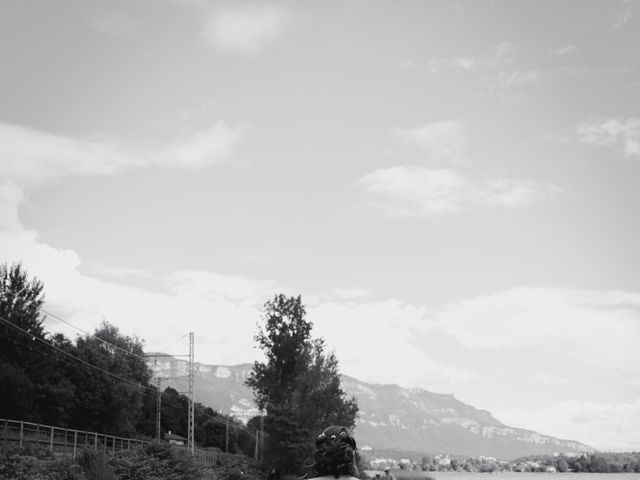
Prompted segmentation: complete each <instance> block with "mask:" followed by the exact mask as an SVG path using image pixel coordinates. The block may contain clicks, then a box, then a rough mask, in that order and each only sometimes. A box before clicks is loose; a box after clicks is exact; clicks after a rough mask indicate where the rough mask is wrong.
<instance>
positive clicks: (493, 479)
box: [393, 472, 640, 480]
mask: <svg viewBox="0 0 640 480" xmlns="http://www.w3.org/2000/svg"><path fill="white" fill-rule="evenodd" d="M393 473H394V475H396V478H398V480H401V479H400V477H401V476H402V474H401V473H400V475H398V474H397V473H399V472H393ZM423 473H424V474H425V476H429V477H431V478H433V479H435V480H480V479H481V478H486V480H640V473H525V472H523V473H518V472H501V473H470V472H423ZM419 478H420V477H418V476H415V477H413V476H412V480H414V479H415V480H418V479H419Z"/></svg>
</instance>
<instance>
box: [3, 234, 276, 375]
mask: <svg viewBox="0 0 640 480" xmlns="http://www.w3.org/2000/svg"><path fill="white" fill-rule="evenodd" d="M0 245H2V253H3V261H9V262H11V261H21V262H22V263H23V265H24V267H25V269H26V270H27V271H28V272H29V274H30V275H32V276H36V277H38V278H39V279H40V280H42V281H43V282H44V285H45V294H46V300H47V303H46V308H47V310H49V311H51V312H52V313H54V314H57V315H59V316H61V317H62V318H64V319H65V320H67V321H69V322H71V323H73V324H75V325H77V326H78V327H80V328H82V329H84V330H88V331H92V330H93V329H94V328H95V327H97V326H98V324H99V323H100V322H101V321H102V320H103V319H106V320H107V321H110V322H111V323H113V324H114V325H116V326H118V327H120V328H121V330H122V331H123V332H124V333H125V334H127V335H134V334H135V335H138V336H139V337H140V338H143V339H144V340H145V341H146V345H147V348H148V349H149V350H155V349H159V348H162V347H163V346H164V345H167V344H169V343H172V342H173V340H175V339H177V338H179V337H181V336H182V335H184V334H185V333H186V332H188V331H194V332H197V335H196V352H197V359H198V361H200V362H208V363H219V364H234V363H243V362H247V361H251V360H253V359H256V358H257V355H256V352H255V351H254V345H253V335H254V334H255V332H256V323H257V322H258V321H259V319H260V306H261V305H262V304H263V303H264V302H265V301H266V300H268V299H269V298H270V296H272V295H273V293H274V292H276V291H277V292H280V291H286V289H285V288H283V287H281V286H280V285H278V284H277V283H276V282H274V281H272V280H268V279H263V280H255V279H248V278H244V277H240V276H235V275H223V274H218V273H212V272H198V271H191V270H184V271H176V272H172V273H170V274H167V275H165V276H154V275H152V274H151V273H148V272H142V274H141V272H140V271H133V272H131V271H127V270H126V269H124V270H122V269H116V271H115V272H116V273H121V274H124V275H128V276H130V275H131V274H135V275H136V276H137V277H138V278H139V279H142V280H144V281H145V282H147V283H146V285H148V284H149V280H153V281H154V287H153V288H148V287H146V286H133V285H127V284H126V283H123V278H122V277H112V278H109V279H101V278H98V277H96V276H93V275H89V274H86V273H84V272H83V265H82V262H81V259H80V257H79V256H78V254H77V253H76V252H75V251H73V250H68V249H58V248H53V247H51V246H48V245H46V244H44V243H42V242H41V241H40V240H39V239H38V236H37V234H35V233H34V232H29V231H24V230H23V231H20V232H7V231H0ZM47 329H48V330H49V331H60V332H63V333H65V334H66V335H68V336H70V337H71V338H73V336H75V334H77V331H75V330H73V329H71V328H69V327H68V326H65V325H64V324H62V323H60V322H57V321H55V320H54V319H51V318H50V319H48V320H47ZM177 348H180V347H177ZM181 348H182V350H183V351H177V353H184V350H186V344H185V345H183V346H182V347H181ZM174 353H175V352H174Z"/></svg>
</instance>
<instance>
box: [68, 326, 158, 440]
mask: <svg viewBox="0 0 640 480" xmlns="http://www.w3.org/2000/svg"><path fill="white" fill-rule="evenodd" d="M105 342H108V343H105ZM113 345H115V347H114V346H113ZM76 356H77V357H79V358H80V359H82V360H84V361H86V362H88V363H90V364H93V365H95V366H97V367H99V368H100V369H102V370H103V371H105V372H109V373H111V374H112V375H115V376H117V377H119V378H114V376H111V375H108V374H107V373H100V372H98V371H96V370H94V369H90V368H89V367H87V366H86V365H82V364H78V365H76V368H74V369H73V372H72V376H73V382H74V384H75V385H76V388H77V392H78V393H77V407H76V412H75V414H76V415H75V422H74V423H75V425H78V427H76V428H85V429H88V430H95V431H99V432H104V433H108V434H113V435H121V436H127V435H133V434H134V433H135V431H136V426H137V425H138V424H139V421H140V419H141V416H142V406H143V401H144V390H145V388H144V387H147V386H148V384H149V379H150V378H151V372H150V371H149V369H148V367H147V365H146V363H145V360H144V351H143V349H142V343H141V342H140V341H139V340H138V339H136V338H131V337H127V336H125V335H122V334H121V333H120V332H119V330H118V328H117V327H115V326H113V325H110V324H108V323H106V322H105V323H103V324H102V326H101V327H100V328H99V329H97V330H96V332H95V333H94V334H93V335H86V336H84V337H81V338H79V339H78V340H77V342H76Z"/></svg>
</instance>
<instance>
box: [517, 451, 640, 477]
mask: <svg viewBox="0 0 640 480" xmlns="http://www.w3.org/2000/svg"><path fill="white" fill-rule="evenodd" d="M511 463H512V465H513V469H514V470H517V471H524V472H544V471H547V470H548V469H549V468H550V467H551V468H552V469H555V470H556V471H557V472H589V473H634V472H635V473H640V452H638V453H636V452H633V453H620V452H609V453H605V452H598V453H590V454H583V455H571V456H567V455H559V456H553V455H533V456H528V457H522V458H519V459H517V460H515V461H514V462H511Z"/></svg>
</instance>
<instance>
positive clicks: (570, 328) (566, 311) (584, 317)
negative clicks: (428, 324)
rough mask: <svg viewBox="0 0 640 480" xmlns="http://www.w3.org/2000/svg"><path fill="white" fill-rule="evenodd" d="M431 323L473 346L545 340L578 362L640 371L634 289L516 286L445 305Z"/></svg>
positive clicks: (639, 318) (639, 302)
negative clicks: (590, 289)
mask: <svg viewBox="0 0 640 480" xmlns="http://www.w3.org/2000/svg"><path fill="white" fill-rule="evenodd" d="M436 322H437V324H438V325H440V328H441V330H442V331H443V332H445V333H446V334H448V335H449V336H451V337H452V338H454V339H455V340H456V341H457V342H458V343H460V344H461V345H463V346H464V347H466V348H470V349H472V350H476V351H482V350H500V349H522V348H532V347H537V346H541V345H544V346H546V347H548V348H551V349H557V350H558V351H565V353H566V354H567V355H568V356H570V357H572V358H574V359H576V360H578V361H580V362H582V363H586V364H598V363H600V364H603V365H607V366H608V367H610V368H611V369H612V370H615V371H617V372H627V373H630V372H633V373H634V374H635V375H636V376H637V375H638V374H640V370H639V367H638V366H639V365H640V351H639V350H638V349H637V348H636V345H635V339H637V338H640V294H637V293H628V292H621V291H589V290H570V289H545V288H531V287H517V288H512V289H509V290H505V291H501V292H498V293H494V294H489V295H483V296H478V297H476V298H473V299H470V300H465V301H462V302H458V303H455V304H453V305H450V306H449V307H447V308H445V309H443V310H442V311H441V312H439V313H438V315H437V318H436ZM568 340H570V344H571V348H569V349H566V345H567V341H568Z"/></svg>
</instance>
